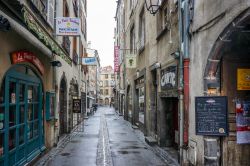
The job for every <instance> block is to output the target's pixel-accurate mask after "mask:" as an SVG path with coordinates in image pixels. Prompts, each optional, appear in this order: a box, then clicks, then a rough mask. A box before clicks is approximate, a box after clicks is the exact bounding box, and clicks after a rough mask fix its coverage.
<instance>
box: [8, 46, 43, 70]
mask: <svg viewBox="0 0 250 166" xmlns="http://www.w3.org/2000/svg"><path fill="white" fill-rule="evenodd" d="M11 62H12V64H16V63H22V62H28V63H32V64H33V65H35V66H36V67H37V69H38V70H39V71H40V72H41V74H44V66H43V64H42V62H41V61H40V60H39V59H38V58H37V57H36V56H35V55H34V54H33V53H32V52H29V51H16V52H13V53H11Z"/></svg>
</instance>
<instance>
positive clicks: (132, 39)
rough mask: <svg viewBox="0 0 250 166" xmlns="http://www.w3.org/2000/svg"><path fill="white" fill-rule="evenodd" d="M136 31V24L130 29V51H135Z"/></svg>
mask: <svg viewBox="0 0 250 166" xmlns="http://www.w3.org/2000/svg"><path fill="white" fill-rule="evenodd" d="M134 51H135V31H134V26H132V28H131V30H130V53H135V52H134Z"/></svg>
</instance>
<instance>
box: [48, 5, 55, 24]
mask: <svg viewBox="0 0 250 166" xmlns="http://www.w3.org/2000/svg"><path fill="white" fill-rule="evenodd" d="M54 6H55V0H48V11H47V22H48V23H49V24H50V26H51V27H54V17H55V16H54Z"/></svg>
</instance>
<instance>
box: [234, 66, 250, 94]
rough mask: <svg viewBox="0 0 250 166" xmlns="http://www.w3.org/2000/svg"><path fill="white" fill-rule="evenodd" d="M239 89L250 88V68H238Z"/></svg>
mask: <svg viewBox="0 0 250 166" xmlns="http://www.w3.org/2000/svg"><path fill="white" fill-rule="evenodd" d="M237 90H250V69H237Z"/></svg>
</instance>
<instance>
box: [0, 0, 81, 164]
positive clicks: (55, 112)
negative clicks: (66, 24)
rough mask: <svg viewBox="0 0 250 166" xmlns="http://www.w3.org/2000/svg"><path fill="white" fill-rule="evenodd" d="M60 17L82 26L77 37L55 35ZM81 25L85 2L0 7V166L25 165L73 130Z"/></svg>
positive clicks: (16, 3) (2, 3) (0, 4)
mask: <svg viewBox="0 0 250 166" xmlns="http://www.w3.org/2000/svg"><path fill="white" fill-rule="evenodd" d="M63 16H64V17H80V18H81V19H82V20H83V21H82V22H83V26H81V27H82V30H81V33H80V36H78V37H59V36H56V35H55V33H54V32H55V22H54V19H55V18H56V17H63ZM85 24H86V1H85V0H81V1H76V0H75V1H67V0H64V1H63V3H58V1H54V0H45V1H40V0H39V1H33V0H31V1H26V0H25V1H19V0H13V1H5V0H1V1H0V43H1V49H0V50H1V51H0V52H1V56H0V59H1V65H0V66H1V67H0V68H1V70H0V71H1V72H0V85H1V92H0V94H1V96H0V99H1V101H0V116H1V120H0V142H1V143H0V165H24V164H26V163H29V162H30V161H31V160H33V159H34V158H35V157H37V156H38V155H39V154H41V153H42V152H44V151H45V150H46V149H47V150H48V149H50V148H51V147H52V146H54V145H56V144H57V143H58V141H59V139H60V136H62V135H63V134H64V133H68V132H70V131H71V130H72V129H73V127H74V125H76V123H74V121H73V119H75V116H76V115H75V114H73V112H72V100H73V99H74V98H80V97H81V95H80V94H81V92H82V91H84V90H85V88H84V82H85V77H84V71H83V68H82V67H81V64H80V63H79V62H80V61H79V57H81V56H83V53H84V51H83V50H84V48H85V47H86V25H85ZM70 43H72V44H70ZM60 66H61V67H60Z"/></svg>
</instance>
